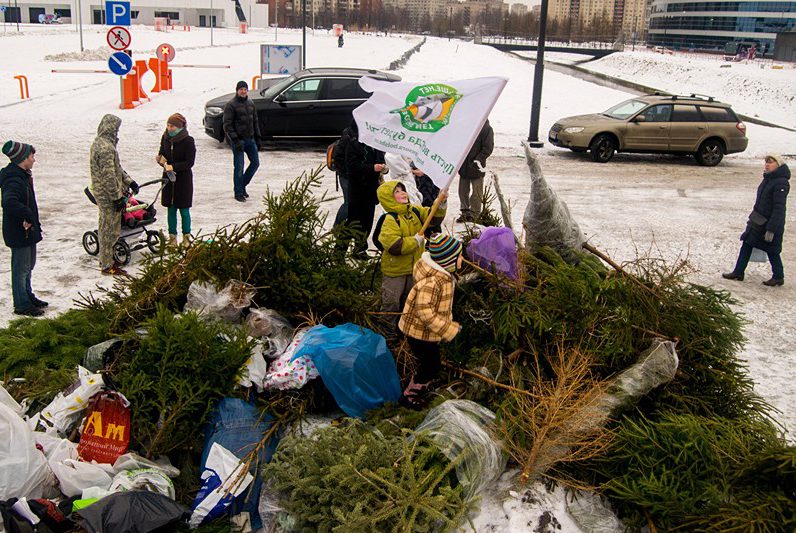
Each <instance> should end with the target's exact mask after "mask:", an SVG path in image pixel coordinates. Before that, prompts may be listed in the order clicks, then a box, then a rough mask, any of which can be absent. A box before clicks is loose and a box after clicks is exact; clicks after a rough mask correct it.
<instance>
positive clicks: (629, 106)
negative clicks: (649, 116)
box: [603, 100, 647, 119]
mask: <svg viewBox="0 0 796 533" xmlns="http://www.w3.org/2000/svg"><path fill="white" fill-rule="evenodd" d="M646 105H647V104H645V103H644V102H642V101H641V100H627V101H625V102H622V103H621V104H617V105H615V106H614V107H612V108H611V109H608V110H607V111H605V112H604V113H603V115H606V116H609V117H613V118H619V119H626V118H627V117H629V116H631V115H635V114H636V113H638V111H639V110H640V109H644V107H645V106H646Z"/></svg>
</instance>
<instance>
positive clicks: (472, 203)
mask: <svg viewBox="0 0 796 533" xmlns="http://www.w3.org/2000/svg"><path fill="white" fill-rule="evenodd" d="M494 137H495V133H494V132H493V131H492V126H490V125H489V121H488V120H487V121H486V122H485V123H484V127H483V128H481V132H480V133H479V134H478V137H477V138H476V139H475V142H474V143H473V146H472V147H471V148H470V151H469V152H468V153H467V157H465V158H464V163H462V168H460V169H459V203H460V204H461V211H462V214H461V216H459V218H457V219H456V222H473V221H474V220H476V219H477V218H478V217H479V216H480V215H481V204H482V202H483V199H484V172H483V171H482V170H481V169H479V168H478V165H477V164H476V161H478V162H479V163H480V164H481V166H482V167H483V166H486V160H487V158H488V157H489V156H490V155H492V150H493V149H494V147H495V140H494ZM470 189H472V193H471V192H470Z"/></svg>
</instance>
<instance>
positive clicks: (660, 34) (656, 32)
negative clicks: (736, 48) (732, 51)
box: [647, 0, 796, 54]
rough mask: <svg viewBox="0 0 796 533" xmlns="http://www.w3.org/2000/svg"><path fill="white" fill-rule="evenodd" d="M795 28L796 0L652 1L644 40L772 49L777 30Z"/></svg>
mask: <svg viewBox="0 0 796 533" xmlns="http://www.w3.org/2000/svg"><path fill="white" fill-rule="evenodd" d="M787 31H796V1H792V0H787V1H780V0H769V1H766V2H759V1H749V0H736V1H734V2H692V1H683V0H652V3H651V4H650V21H649V31H648V38H647V41H648V43H649V44H653V45H658V46H666V47H669V48H675V49H690V48H693V49H711V50H724V49H725V46H726V45H727V44H728V43H738V44H742V45H746V46H749V45H751V44H754V45H755V46H756V47H757V49H758V50H761V49H762V50H766V53H767V54H768V52H770V51H773V49H774V40H775V39H776V37H777V35H776V34H777V33H780V32H787Z"/></svg>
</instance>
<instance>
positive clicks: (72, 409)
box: [28, 366, 105, 436]
mask: <svg viewBox="0 0 796 533" xmlns="http://www.w3.org/2000/svg"><path fill="white" fill-rule="evenodd" d="M77 375H78V378H79V380H80V383H79V384H78V386H77V388H76V389H75V390H73V391H72V392H70V393H69V394H67V395H64V394H63V393H62V392H59V393H58V394H57V395H56V396H55V398H53V401H51V402H50V404H49V405H48V406H47V407H45V408H44V409H42V410H41V411H40V412H39V413H37V414H36V416H34V417H33V418H31V419H30V420H28V425H30V427H31V429H33V430H34V431H44V432H45V433H50V434H58V435H60V436H65V435H66V434H67V432H68V431H69V428H71V427H72V426H73V425H74V424H75V423H76V422H77V421H78V420H80V418H81V415H82V414H83V411H84V410H85V409H86V408H87V407H88V403H89V400H91V397H92V396H94V395H95V394H96V393H98V392H99V391H100V390H102V388H103V387H104V386H105V382H104V381H103V380H102V375H101V374H92V373H91V372H89V371H88V370H86V369H85V368H83V367H82V366H78V367H77Z"/></svg>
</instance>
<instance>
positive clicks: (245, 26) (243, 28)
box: [240, 22, 249, 33]
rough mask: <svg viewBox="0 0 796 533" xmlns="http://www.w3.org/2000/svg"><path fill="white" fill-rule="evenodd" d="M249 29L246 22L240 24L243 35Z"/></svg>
mask: <svg viewBox="0 0 796 533" xmlns="http://www.w3.org/2000/svg"><path fill="white" fill-rule="evenodd" d="M248 29H249V25H248V24H247V23H246V22H241V23H240V32H241V33H246V31H247V30H248Z"/></svg>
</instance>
